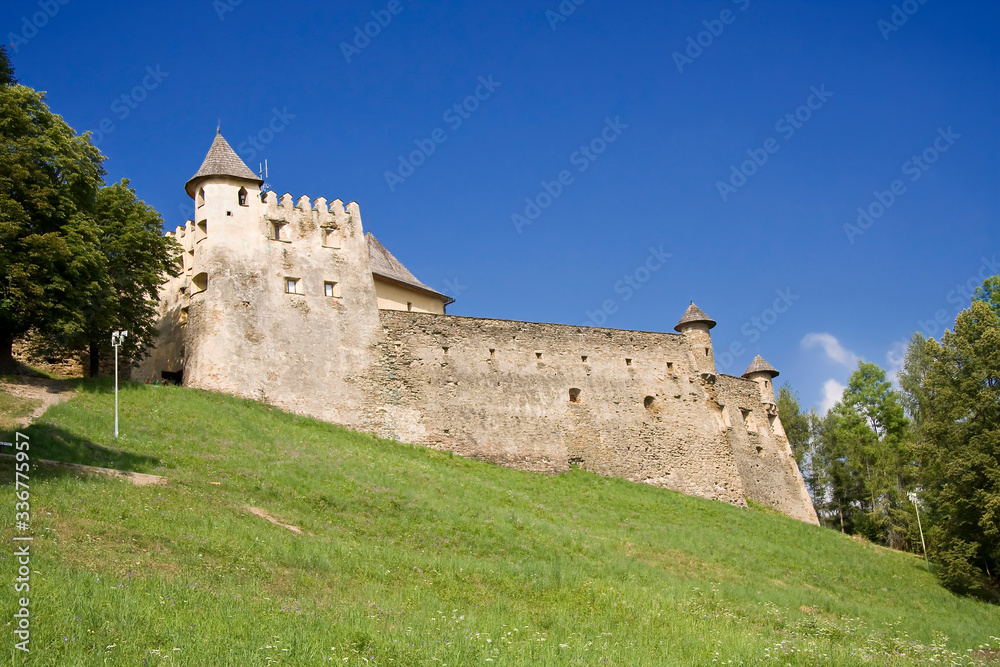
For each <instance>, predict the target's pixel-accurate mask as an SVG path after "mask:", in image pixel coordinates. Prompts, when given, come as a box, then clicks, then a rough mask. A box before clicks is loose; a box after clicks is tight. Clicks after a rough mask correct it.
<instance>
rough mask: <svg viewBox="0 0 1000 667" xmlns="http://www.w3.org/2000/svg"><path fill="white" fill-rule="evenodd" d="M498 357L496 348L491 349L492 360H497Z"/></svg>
mask: <svg viewBox="0 0 1000 667" xmlns="http://www.w3.org/2000/svg"><path fill="white" fill-rule="evenodd" d="M496 356H497V351H496V350H495V349H494V348H492V347H491V348H490V359H495V358H496Z"/></svg>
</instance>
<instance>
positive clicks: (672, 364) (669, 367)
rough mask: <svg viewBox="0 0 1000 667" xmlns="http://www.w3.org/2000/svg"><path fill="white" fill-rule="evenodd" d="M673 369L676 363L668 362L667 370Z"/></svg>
mask: <svg viewBox="0 0 1000 667" xmlns="http://www.w3.org/2000/svg"><path fill="white" fill-rule="evenodd" d="M673 367H674V362H672V361H668V362H667V369H671V368H673Z"/></svg>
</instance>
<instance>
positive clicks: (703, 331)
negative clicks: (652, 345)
mask: <svg viewBox="0 0 1000 667" xmlns="http://www.w3.org/2000/svg"><path fill="white" fill-rule="evenodd" d="M714 326H715V320H713V319H712V318H711V317H709V316H708V315H706V314H705V312H704V311H703V310H702V309H701V308H699V307H698V306H696V305H694V301H692V302H691V305H690V306H688V308H687V310H685V311H684V315H683V316H682V317H681V319H680V321H679V322H678V323H677V324H676V326H674V331H678V332H680V333H682V334H684V336H685V337H686V338H687V339H688V343H689V344H690V347H691V352H692V355H693V357H694V359H693V363H694V367H695V370H697V371H698V372H699V373H709V374H712V375H714V374H715V354H714V353H713V351H712V334H711V333H709V331H710V329H711V328H712V327H714Z"/></svg>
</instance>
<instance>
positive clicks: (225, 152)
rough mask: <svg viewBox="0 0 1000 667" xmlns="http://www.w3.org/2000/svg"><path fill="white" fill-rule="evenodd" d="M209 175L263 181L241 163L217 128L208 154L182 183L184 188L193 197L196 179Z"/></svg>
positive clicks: (255, 181) (258, 183) (260, 183)
mask: <svg viewBox="0 0 1000 667" xmlns="http://www.w3.org/2000/svg"><path fill="white" fill-rule="evenodd" d="M209 176H229V177H231V178H243V179H246V180H248V181H253V182H254V183H256V184H257V185H262V184H263V183H264V181H262V180H260V178H259V177H258V176H257V174H255V173H253V172H252V171H250V167H248V166H246V164H244V163H243V160H241V159H240V156H239V155H237V154H236V151H234V150H233V148H232V146H230V145H229V142H228V141H226V140H225V139H224V138H223V137H222V133H221V132H219V130H216V131H215V140H214V141H213V142H212V147H211V148H209V149H208V155H206V156H205V160H204V162H202V163H201V169H199V170H198V173H196V174H195V175H194V176H192V177H191V178H190V180H188V182H187V183H186V184H185V185H184V190H185V191H187V193H188V195H190V196H191V197H192V198H193V197H194V193H195V185H197V181H198V180H199V179H202V178H207V177H209Z"/></svg>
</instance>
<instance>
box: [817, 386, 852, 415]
mask: <svg viewBox="0 0 1000 667" xmlns="http://www.w3.org/2000/svg"><path fill="white" fill-rule="evenodd" d="M845 389H847V385H843V384H840V383H839V382H837V381H836V380H834V379H830V380H827V381H826V382H824V383H823V398H822V399H821V400H820V402H819V409H820V412H822V413H823V414H826V413H827V412H829V411H830V408H832V407H833V406H834V405H836V404H837V403H839V402H840V399H842V398H843V397H844V390H845Z"/></svg>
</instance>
